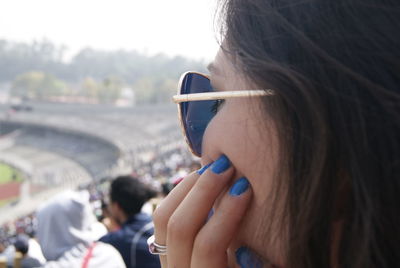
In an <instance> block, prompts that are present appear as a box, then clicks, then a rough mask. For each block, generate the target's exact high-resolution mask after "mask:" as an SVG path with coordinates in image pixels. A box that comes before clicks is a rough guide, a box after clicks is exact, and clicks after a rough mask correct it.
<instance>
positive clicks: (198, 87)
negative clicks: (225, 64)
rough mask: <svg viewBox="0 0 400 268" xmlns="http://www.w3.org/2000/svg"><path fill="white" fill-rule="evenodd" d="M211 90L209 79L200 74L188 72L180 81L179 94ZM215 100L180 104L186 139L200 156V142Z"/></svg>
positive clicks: (211, 116)
mask: <svg viewBox="0 0 400 268" xmlns="http://www.w3.org/2000/svg"><path fill="white" fill-rule="evenodd" d="M212 91H213V88H212V87H211V84H210V80H209V79H208V78H207V77H205V76H202V75H200V74H196V73H188V74H187V75H186V76H185V77H184V79H183V81H182V88H181V94H192V93H204V92H212ZM215 102H216V101H214V100H211V101H190V102H182V103H181V104H180V105H181V116H182V121H183V126H184V128H185V132H186V138H187V139H188V142H189V145H190V146H191V148H192V151H193V152H194V153H195V154H196V155H198V156H201V144H202V141H203V135H204V131H205V130H206V128H207V125H208V123H209V122H210V121H211V119H212V118H213V117H214V115H215V113H214V111H213V107H214V106H215Z"/></svg>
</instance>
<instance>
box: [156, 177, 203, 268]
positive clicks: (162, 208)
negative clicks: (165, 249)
mask: <svg viewBox="0 0 400 268" xmlns="http://www.w3.org/2000/svg"><path fill="white" fill-rule="evenodd" d="M199 176H200V175H199V174H198V173H197V172H193V173H191V174H189V175H188V176H187V177H186V178H185V179H184V180H183V181H181V182H180V183H179V184H178V185H177V186H176V187H175V188H174V189H173V190H172V191H171V192H170V193H169V194H168V195H167V196H166V197H165V198H164V200H163V201H162V202H161V204H160V205H159V206H158V207H157V208H156V210H155V211H154V213H153V222H154V236H155V242H156V243H157V244H159V245H166V242H167V225H168V221H169V218H170V217H171V215H172V213H173V212H174V211H175V209H176V208H177V207H178V205H179V204H180V203H181V202H182V200H183V199H184V198H185V196H186V195H187V193H188V192H189V190H190V189H191V188H192V187H193V185H194V184H195V182H196V180H197V178H198V177H199ZM160 262H161V266H162V267H163V268H167V267H168V264H167V258H166V256H161V255H160Z"/></svg>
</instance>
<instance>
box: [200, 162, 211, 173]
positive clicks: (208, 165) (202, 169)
mask: <svg viewBox="0 0 400 268" xmlns="http://www.w3.org/2000/svg"><path fill="white" fill-rule="evenodd" d="M211 164H212V163H209V164H207V165H205V166H203V167H202V168H200V169H199V170H197V174H199V175H201V174H203V173H204V171H206V170H207V168H209V167H210V166H211Z"/></svg>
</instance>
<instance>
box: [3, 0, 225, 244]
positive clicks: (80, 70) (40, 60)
mask: <svg viewBox="0 0 400 268" xmlns="http://www.w3.org/2000/svg"><path fill="white" fill-rule="evenodd" d="M214 14H215V2H214V1H213V0H202V1H198V0H169V1H164V0H146V1H144V0H141V1H138V0H112V1H111V0H68V1H65V0H36V1H29V0H9V1H7V0H6V1H1V3H0V239H1V241H0V242H2V243H3V242H4V243H6V242H7V241H8V240H9V239H10V237H13V236H15V234H17V233H28V234H29V233H30V232H34V229H35V224H36V222H35V216H34V211H35V209H37V207H38V206H39V205H40V204H41V203H42V202H43V201H44V200H47V199H48V198H49V197H51V196H53V195H54V194H56V193H58V192H60V191H62V190H65V189H86V190H88V191H89V192H90V193H91V201H92V203H93V207H94V210H95V211H96V209H97V210H98V209H100V206H101V204H100V201H101V200H102V198H103V197H104V195H106V192H107V185H108V184H107V183H108V181H109V180H110V178H115V177H116V176H118V175H123V174H132V175H135V176H138V177H140V178H141V179H142V180H143V181H146V182H147V183H148V184H151V185H153V186H154V187H155V188H157V189H158V190H162V188H163V187H165V185H164V184H165V183H171V182H172V181H173V180H175V179H177V178H179V177H181V176H183V175H185V174H187V172H190V171H191V170H192V169H193V168H197V167H198V159H194V158H193V157H192V156H191V155H190V153H189V152H188V150H187V148H186V145H185V144H184V141H183V137H182V135H181V130H180V127H179V122H178V119H177V111H176V106H175V105H174V104H173V103H172V101H171V96H172V95H173V94H175V93H176V89H177V83H178V79H179V77H180V75H181V74H182V73H183V72H185V71H187V70H197V71H202V72H205V69H206V68H205V67H206V65H207V64H208V63H209V61H211V60H212V59H213V57H214V55H215V53H216V51H217V49H218V42H217V38H216V36H217V34H216V32H217V31H216V30H215V27H214ZM0 244H1V243H0Z"/></svg>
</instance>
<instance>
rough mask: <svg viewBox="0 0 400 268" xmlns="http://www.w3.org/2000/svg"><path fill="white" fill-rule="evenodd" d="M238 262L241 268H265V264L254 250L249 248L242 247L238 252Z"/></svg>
mask: <svg viewBox="0 0 400 268" xmlns="http://www.w3.org/2000/svg"><path fill="white" fill-rule="evenodd" d="M236 262H237V263H238V264H239V265H240V267H241V268H247V267H256V268H261V267H263V262H262V261H261V259H260V258H259V257H258V256H257V254H255V253H254V252H253V251H252V250H250V249H249V248H247V247H240V248H238V249H237V250H236Z"/></svg>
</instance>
